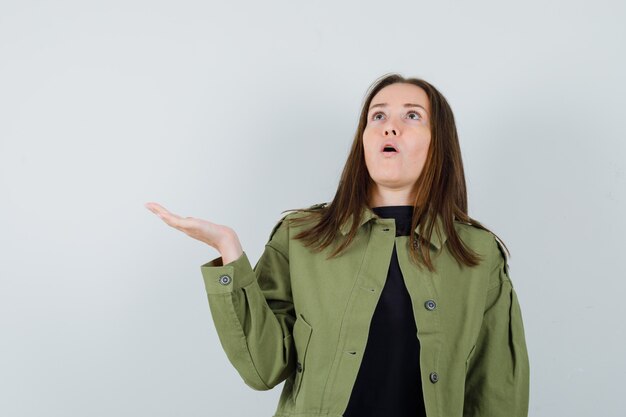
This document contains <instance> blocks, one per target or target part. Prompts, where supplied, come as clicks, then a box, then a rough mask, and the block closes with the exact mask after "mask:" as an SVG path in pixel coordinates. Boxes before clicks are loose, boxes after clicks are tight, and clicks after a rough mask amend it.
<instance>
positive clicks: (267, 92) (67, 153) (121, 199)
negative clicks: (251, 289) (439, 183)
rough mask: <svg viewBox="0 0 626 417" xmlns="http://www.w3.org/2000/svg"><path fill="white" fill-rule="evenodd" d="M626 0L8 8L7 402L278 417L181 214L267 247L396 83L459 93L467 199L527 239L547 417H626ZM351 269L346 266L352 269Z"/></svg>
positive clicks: (5, 407)
mask: <svg viewBox="0 0 626 417" xmlns="http://www.w3.org/2000/svg"><path fill="white" fill-rule="evenodd" d="M625 19H626V6H625V5H624V2H622V1H617V0H616V1H612V2H611V1H595V2H593V3H592V2H590V1H589V2H582V1H563V0H562V1H545V0H541V1H524V2H515V3H513V2H502V1H489V2H481V1H473V2H460V1H457V2H440V1H437V2H418V1H407V2H398V1H395V2H394V1H385V2H383V1H376V2H374V1H350V2H347V1H346V2H310V1H309V2H303V1H265V2H254V1H249V2H245V3H242V2H219V3H218V2H215V3H213V2H205V1H176V2H174V1H169V2H166V1H145V0H144V1H138V0H130V1H129V0H125V1H119V0H108V1H99V2H81V1H47V2H46V1H19V2H18V1H6V0H3V1H2V2H1V3H0V199H1V200H0V278H1V279H0V415H1V416H3V417H4V416H6V417H26V416H29V417H30V416H37V417H39V416H46V417H48V416H63V417H65V416H76V417H79V416H80V417H82V416H90V417H100V416H116V417H117V416H198V417H200V416H221V417H228V416H237V417H239V416H271V415H272V413H273V412H274V410H275V408H276V405H277V403H278V398H279V395H280V390H281V389H282V384H280V385H278V386H277V387H275V388H274V389H273V390H271V391H254V390H252V389H251V388H249V387H248V386H247V385H245V383H244V382H243V380H242V379H241V378H240V377H239V375H238V374H237V372H236V370H235V369H234V368H233V367H232V366H231V365H230V363H229V362H228V359H227V357H226V355H225V353H224V351H223V350H222V347H221V345H220V342H219V339H218V337H217V333H216V332H215V327H214V325H213V321H212V318H211V315H210V311H209V307H208V301H207V298H206V293H205V288H204V283H203V281H202V275H201V272H200V265H201V264H203V263H205V262H207V261H209V260H211V259H213V258H215V257H216V256H218V253H217V251H216V250H214V249H213V248H211V247H209V246H207V245H206V244H203V243H201V242H199V241H197V240H194V239H192V238H190V237H188V236H186V235H185V234H183V233H182V232H180V231H178V230H175V229H173V228H171V227H169V226H167V225H166V224H165V223H163V222H162V221H161V220H160V219H159V218H158V217H157V216H156V215H154V214H153V213H151V212H150V211H148V210H147V209H146V208H145V207H144V203H145V202H148V201H156V202H158V203H160V204H162V205H163V206H164V207H166V208H167V209H169V210H171V211H173V212H175V213H177V214H180V215H182V216H193V217H200V218H204V219H207V220H211V221H213V222H216V223H220V224H225V225H229V226H231V227H232V228H234V229H235V231H236V232H237V233H238V234H239V237H240V239H241V242H242V245H243V248H244V250H245V251H246V253H247V254H248V256H249V257H250V259H251V261H252V262H256V260H257V259H258V257H259V256H260V255H261V253H262V251H263V248H264V245H265V243H266V241H267V239H268V237H269V233H270V231H271V229H272V227H273V226H274V224H275V222H276V221H277V220H278V219H279V218H280V217H281V216H282V213H281V212H282V211H283V210H286V209H290V208H295V207H303V206H308V205H311V204H314V203H318V202H323V201H330V200H331V199H332V197H333V196H334V192H335V190H336V187H337V183H338V180H339V175H340V173H341V169H342V168H343V164H344V163H345V160H346V157H347V155H348V150H349V146H350V144H351V141H352V138H353V135H354V131H355V129H356V126H357V119H358V116H359V110H360V106H361V102H362V100H363V98H364V95H365V92H366V89H367V87H368V86H369V85H370V84H371V83H372V82H373V81H374V80H375V79H376V78H378V77H379V76H381V75H383V74H385V73H388V72H399V73H400V74H402V75H405V76H416V77H420V78H424V79H426V80H427V81H430V82H431V83H433V84H434V85H435V86H436V87H437V88H439V89H440V90H441V91H442V92H443V94H444V95H445V96H446V97H447V99H448V100H449V101H450V104H451V106H452V109H453V111H454V114H455V118H456V122H457V127H458V131H459V135H460V142H461V148H462V152H463V161H464V164H465V174H466V180H467V186H468V195H469V213H470V215H471V216H472V217H474V218H476V219H478V220H479V221H481V222H483V223H484V224H485V225H487V227H489V228H491V229H492V230H493V231H495V232H496V233H497V234H498V235H499V236H500V237H501V238H502V239H503V240H504V241H505V243H507V245H508V246H509V248H510V249H511V252H512V257H511V259H510V261H509V265H510V273H511V279H512V280H513V283H514V286H515V288H516V291H517V293H518V297H519V300H520V304H521V308H522V313H523V318H524V325H525V329H526V337H527V344H528V349H529V356H530V364H531V393H530V394H531V395H530V415H531V416H538V417H544V416H545V417H548V416H550V417H552V416H570V417H574V416H576V417H579V416H580V417H587V416H592V415H602V416H606V417H609V416H622V415H623V412H624V411H623V409H622V408H621V405H622V404H623V398H622V397H623V389H624V388H623V381H624V378H625V377H626V371H625V368H626V366H625V364H626V359H625V356H624V350H625V343H624V342H625V339H626V334H625V329H626V326H624V324H623V321H622V319H623V318H624V317H626V307H625V303H624V291H625V290H626V284H625V283H624V280H625V278H626V272H625V269H624V249H625V246H626V245H625V244H624V240H623V239H624V236H625V235H626V221H625V220H624V216H623V213H625V212H626V170H625V165H626V163H625V161H626V145H625V140H626V128H625V127H624V109H625V106H624V97H625V96H626V83H625V81H624V74H625V73H626V61H625V51H626V29H625V26H624V21H625ZM341 278H342V277H337V279H341Z"/></svg>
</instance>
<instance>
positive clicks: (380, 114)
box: [372, 111, 422, 120]
mask: <svg viewBox="0 0 626 417" xmlns="http://www.w3.org/2000/svg"><path fill="white" fill-rule="evenodd" d="M407 114H409V115H410V114H414V115H415V116H416V117H409V118H410V119H412V120H420V119H421V118H422V116H421V115H420V114H419V113H418V112H416V111H410V112H408V113H407ZM382 115H383V113H381V112H376V113H374V114H373V115H372V120H380V118H379V117H378V116H382Z"/></svg>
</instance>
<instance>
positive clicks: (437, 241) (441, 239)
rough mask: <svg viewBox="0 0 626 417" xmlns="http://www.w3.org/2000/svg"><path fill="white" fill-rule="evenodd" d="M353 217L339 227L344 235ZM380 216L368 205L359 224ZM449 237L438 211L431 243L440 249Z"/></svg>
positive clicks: (417, 229) (418, 228)
mask: <svg viewBox="0 0 626 417" xmlns="http://www.w3.org/2000/svg"><path fill="white" fill-rule="evenodd" d="M352 217H353V216H352V215H350V216H349V217H348V220H346V221H345V222H344V223H343V224H342V225H341V226H340V227H339V230H340V231H341V234H342V235H344V236H345V235H346V234H348V232H349V231H350V227H352V220H353V219H352ZM380 218H381V217H379V216H378V215H377V214H376V213H374V212H373V211H372V209H370V208H369V207H367V206H366V207H364V208H363V209H362V210H361V224H359V227H361V226H363V225H364V224H365V223H367V222H368V221H370V220H372V219H380ZM420 226H421V224H418V225H417V227H416V228H415V233H417V234H418V235H421V233H420ZM437 229H439V231H440V232H441V236H439V235H438V234H437ZM447 238H448V236H447V235H446V232H445V230H444V228H443V219H442V217H441V214H439V213H437V219H436V220H435V227H434V229H433V233H432V236H431V237H430V243H431V245H433V246H434V247H436V248H437V250H439V249H441V248H442V247H443V245H444V243H445V242H446V239H447Z"/></svg>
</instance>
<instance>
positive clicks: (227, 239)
mask: <svg viewBox="0 0 626 417" xmlns="http://www.w3.org/2000/svg"><path fill="white" fill-rule="evenodd" d="M145 206H146V208H147V209H148V210H150V211H151V212H153V213H154V214H156V215H157V216H159V217H160V218H161V219H162V220H163V221H164V222H165V223H167V224H168V225H170V226H172V227H173V228H175V229H178V230H180V231H181V232H185V233H186V234H187V235H189V236H191V237H192V238H194V239H197V240H199V241H200V242H204V243H206V244H207V245H209V246H212V247H213V248H215V249H217V250H218V252H220V255H222V262H223V264H224V265H225V264H227V263H229V262H231V261H234V260H235V259H237V258H239V256H241V254H242V253H243V249H242V248H241V243H240V242H239V237H238V236H237V233H235V231H234V230H233V229H231V228H230V227H228V226H223V225H220V224H216V223H211V222H210V221H207V220H202V219H196V218H195V217H181V216H179V215H177V214H174V213H171V212H169V211H167V210H166V209H165V208H164V207H163V206H161V205H159V204H157V203H154V202H149V203H146V204H145Z"/></svg>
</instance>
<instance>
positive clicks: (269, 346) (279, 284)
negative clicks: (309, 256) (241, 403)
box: [201, 216, 296, 390]
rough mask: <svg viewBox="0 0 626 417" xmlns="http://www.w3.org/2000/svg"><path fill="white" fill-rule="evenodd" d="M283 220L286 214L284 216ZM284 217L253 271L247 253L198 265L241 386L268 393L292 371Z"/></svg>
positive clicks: (291, 316) (291, 320)
mask: <svg viewBox="0 0 626 417" xmlns="http://www.w3.org/2000/svg"><path fill="white" fill-rule="evenodd" d="M285 217H286V216H285ZM285 217H283V218H282V219H281V220H280V221H279V222H278V224H276V226H274V229H273V230H272V232H271V234H270V238H269V240H268V242H267V243H266V245H265V249H264V251H263V254H262V255H261V257H260V258H259V260H258V262H257V263H256V265H255V266H254V268H252V266H251V264H250V262H249V260H248V257H247V254H246V253H245V251H244V252H243V253H242V255H241V256H240V257H239V258H237V259H236V260H234V261H232V262H230V263H228V264H226V265H223V263H222V258H221V257H218V258H215V259H213V260H212V261H210V262H207V263H206V264H204V265H202V266H201V270H202V276H203V279H204V284H205V287H206V292H207V297H208V302H209V308H210V311H211V315H212V317H213V322H214V324H215V328H216V331H217V334H218V337H219V339H220V343H221V345H222V348H223V349H224V351H225V352H226V356H227V357H228V359H229V361H230V362H231V363H232V365H233V366H234V367H235V369H236V370H237V372H239V375H240V376H241V377H242V379H243V380H244V382H245V383H246V384H247V385H248V386H250V387H251V388H253V389H255V390H269V389H271V388H273V387H274V386H276V385H277V384H279V383H280V382H282V381H284V380H285V379H286V378H287V377H288V376H289V375H290V374H291V373H293V372H294V371H295V354H296V352H295V348H294V344H293V341H292V336H291V331H292V329H293V323H294V322H295V314H294V307H293V299H292V295H291V281H290V275H289V254H288V248H289V245H288V228H287V221H283V220H284V219H285Z"/></svg>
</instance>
